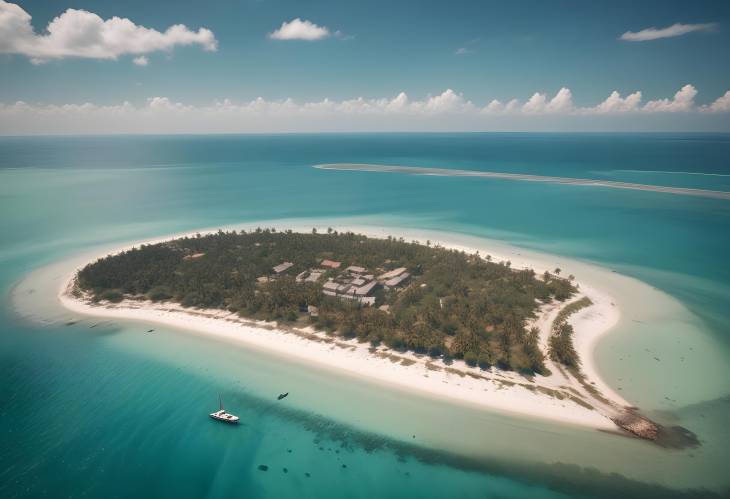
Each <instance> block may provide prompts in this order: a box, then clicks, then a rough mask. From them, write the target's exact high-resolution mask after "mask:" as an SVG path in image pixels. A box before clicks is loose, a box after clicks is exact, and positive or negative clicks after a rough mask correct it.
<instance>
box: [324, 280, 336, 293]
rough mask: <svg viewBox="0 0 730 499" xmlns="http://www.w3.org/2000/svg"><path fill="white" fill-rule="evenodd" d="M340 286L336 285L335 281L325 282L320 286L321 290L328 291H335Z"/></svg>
mask: <svg viewBox="0 0 730 499" xmlns="http://www.w3.org/2000/svg"><path fill="white" fill-rule="evenodd" d="M339 287H340V285H339V284H338V283H336V282H335V281H327V282H325V283H324V285H323V286H322V288H323V289H325V290H328V291H337V288H339Z"/></svg>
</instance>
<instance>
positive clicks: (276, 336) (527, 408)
mask: <svg viewBox="0 0 730 499" xmlns="http://www.w3.org/2000/svg"><path fill="white" fill-rule="evenodd" d="M300 224H301V222H300ZM256 225H262V224H253V225H247V226H246V227H251V226H254V227H255V226H256ZM281 227H282V228H283V226H281ZM231 228H236V229H238V228H241V226H235V227H231ZM277 228H279V227H277ZM286 228H291V229H292V230H295V231H302V230H306V231H309V230H311V228H312V225H299V226H298V227H291V226H287V227H286ZM317 228H318V230H319V229H320V227H317ZM335 228H336V229H337V230H351V231H353V232H357V233H361V234H363V235H366V236H368V237H380V238H382V237H384V236H385V235H387V234H391V235H392V234H393V233H398V232H399V230H398V229H397V228H380V229H378V230H375V228H374V227H372V226H370V227H363V226H352V225H348V226H347V227H335ZM216 230H217V229H216ZM207 232H214V231H196V232H193V233H192V234H196V233H201V234H202V233H207ZM187 235H190V234H187ZM418 235H420V236H421V237H420V238H417V240H419V242H422V243H423V242H425V241H426V240H427V239H430V240H431V241H432V243H435V244H440V245H442V246H444V247H448V248H454V249H458V250H464V251H469V252H471V253H474V252H476V251H480V252H482V253H481V254H484V253H483V252H484V250H485V249H488V248H485V247H479V248H474V247H471V246H468V245H463V244H460V243H458V242H455V241H454V240H453V238H448V236H449V234H448V233H439V234H438V235H439V236H447V238H446V239H443V238H442V239H436V238H433V237H429V236H431V235H433V234H431V233H430V232H428V231H420V232H419V234H418ZM183 236H184V235H176V236H170V237H162V238H156V239H154V240H151V241H146V242H144V243H136V244H133V245H129V244H128V245H125V246H123V247H120V248H117V249H116V250H113V251H104V252H103V253H101V254H98V255H97V256H95V257H89V260H87V261H86V262H85V263H83V264H82V265H80V266H79V267H77V268H75V269H74V270H73V272H71V274H69V275H67V276H66V277H65V278H64V279H63V280H62V285H61V287H60V289H59V291H58V296H57V298H58V300H59V302H60V303H61V305H62V306H63V307H64V308H65V309H67V310H70V311H72V312H75V313H78V314H82V315H88V316H96V317H106V318H116V319H123V320H124V319H127V320H137V321H142V322H154V323H158V324H164V325H168V326H172V327H174V328H178V329H184V330H186V331H190V332H193V333H195V334H198V335H201V336H206V337H213V338H216V339H218V340H224V341H231V342H235V343H236V344H239V345H243V346H247V347H253V348H257V349H263V350H266V351H269V352H272V353H274V354H277V355H283V356H287V357H290V358H292V357H293V358H297V359H298V360H300V361H303V362H306V363H309V364H312V365H313V366H315V367H320V368H329V369H335V370H337V371H338V372H345V373H348V374H350V375H354V376H358V377H361V378H365V379H368V380H370V381H374V382H377V383H379V384H384V385H387V386H393V387H398V388H402V389H408V390H416V391H418V392H420V393H421V394H424V395H427V396H431V397H436V398H440V399H446V400H449V401H454V402H459V403H464V404H468V405H472V406H478V407H481V408H483V409H488V410H498V411H502V412H508V413H515V414H520V415H523V416H528V417H535V418H540V419H548V420H552V421H558V422H562V423H567V424H575V425H580V426H584V427H589V428H594V429H598V430H602V431H610V432H621V433H622V434H623V432H622V431H621V430H620V429H619V427H618V423H616V422H615V420H614V417H616V416H617V415H618V414H619V413H620V411H621V410H623V409H626V408H627V407H629V406H630V404H629V403H628V402H627V401H626V400H624V399H623V398H622V397H621V396H620V395H618V394H617V393H616V392H615V391H614V390H613V389H611V387H609V386H608V385H607V384H606V383H605V382H604V381H603V380H602V379H601V378H600V376H599V375H598V370H597V367H596V366H595V359H594V355H593V350H594V348H595V345H596V343H597V342H598V340H599V339H600V337H601V336H602V335H603V334H605V333H607V332H608V331H609V330H610V329H611V328H613V327H614V326H615V325H616V324H617V323H618V322H619V319H620V312H619V310H618V307H617V306H616V305H615V303H614V302H613V301H612V298H611V296H610V295H608V294H607V293H604V292H602V291H599V290H598V289H596V288H595V287H593V286H592V285H589V284H587V283H586V282H585V281H578V282H579V284H580V294H579V295H578V296H577V297H574V298H573V299H571V300H569V301H568V302H566V303H563V304H560V306H556V304H555V303H553V304H551V305H549V306H546V307H543V308H541V310H540V315H539V317H538V318H537V319H535V321H534V322H533V324H534V325H536V326H539V327H540V329H541V332H542V331H543V330H544V329H545V328H547V329H548V330H549V328H550V327H551V325H552V320H553V319H554V316H555V315H557V313H558V311H559V310H560V309H561V308H562V307H564V306H565V305H567V303H570V302H572V301H573V300H574V299H580V298H581V297H582V296H588V297H589V298H591V301H593V305H591V306H590V307H587V308H585V309H583V310H580V311H579V312H578V313H576V314H574V315H573V316H571V317H570V319H569V322H570V323H571V324H572V325H573V327H574V329H575V334H574V343H575V348H576V350H577V351H578V353H579V357H580V359H581V362H582V367H581V371H582V372H583V373H584V376H585V377H586V378H587V380H588V382H589V383H590V385H591V386H593V387H594V388H595V390H597V391H598V392H600V394H601V395H602V397H601V398H603V399H604V401H606V402H608V403H602V402H601V401H600V400H598V399H595V398H594V397H592V396H591V395H592V394H591V393H589V392H588V391H587V390H586V386H581V383H580V382H579V381H578V380H576V379H573V378H572V377H571V376H568V375H566V374H565V373H564V372H561V371H562V369H559V368H556V366H555V365H554V364H553V363H552V362H551V361H550V360H549V358H546V365H547V366H548V368H549V369H550V370H551V372H552V374H551V375H550V376H540V375H536V376H534V377H533V379H532V380H529V379H528V378H526V377H524V376H522V375H519V374H517V373H514V372H509V371H501V370H497V369H495V368H491V369H489V370H487V371H483V370H480V369H478V368H471V367H469V366H467V365H466V364H465V363H464V362H463V361H454V362H453V364H451V365H446V364H444V363H443V362H442V361H441V360H434V359H431V358H430V357H428V356H423V355H417V354H413V353H410V352H396V351H391V350H388V349H385V348H383V347H379V348H378V349H375V350H373V349H371V348H369V345H367V344H358V343H357V342H356V340H344V339H341V338H336V337H328V336H327V335H326V334H324V333H317V332H314V330H312V329H311V328H302V329H294V328H282V327H279V326H278V325H277V324H275V323H264V322H253V321H251V320H247V319H245V318H241V317H239V316H237V315H235V314H232V313H230V312H227V311H221V310H200V309H184V308H183V307H181V306H180V305H177V304H171V303H162V304H159V303H152V302H137V301H133V300H124V301H123V302H121V303H120V304H114V305H109V304H107V305H91V304H89V303H86V302H84V301H82V300H78V299H76V298H74V297H72V296H70V295H69V294H68V289H69V286H70V285H71V284H72V282H73V279H74V278H75V276H76V274H77V272H78V270H80V269H81V268H83V266H85V265H86V264H88V263H90V262H92V261H94V260H95V259H96V258H99V257H102V256H106V255H109V254H115V253H118V252H121V251H124V250H126V249H129V248H131V247H134V246H139V245H140V244H152V243H157V242H162V241H166V240H170V239H174V238H177V237H183ZM452 236H455V235H453V234H452ZM484 242H485V244H486V243H488V241H486V240H485V241H484ZM489 254H491V255H492V257H493V258H494V259H495V260H498V261H504V260H510V261H512V262H513V266H514V267H530V268H533V269H534V270H535V271H536V272H542V271H544V270H548V267H545V266H544V265H545V263H544V262H540V261H536V260H534V259H529V258H525V257H524V256H523V255H521V254H520V253H516V254H507V255H504V254H501V255H498V254H495V253H494V252H492V251H491V250H490V251H489ZM545 256H550V255H545ZM564 271H566V273H567V270H566V269H564ZM541 337H542V334H541ZM334 352H336V354H334Z"/></svg>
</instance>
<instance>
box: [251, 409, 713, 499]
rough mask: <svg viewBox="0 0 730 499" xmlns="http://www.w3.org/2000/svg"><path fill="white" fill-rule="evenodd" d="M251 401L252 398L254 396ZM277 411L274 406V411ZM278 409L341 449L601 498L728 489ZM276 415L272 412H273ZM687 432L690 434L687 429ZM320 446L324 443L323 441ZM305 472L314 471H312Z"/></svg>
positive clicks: (693, 495)
mask: <svg viewBox="0 0 730 499" xmlns="http://www.w3.org/2000/svg"><path fill="white" fill-rule="evenodd" d="M255 400H256V403H257V404H258V405H261V406H264V405H265V406H266V407H267V408H268V407H270V406H271V405H272V404H271V402H268V401H262V400H259V399H255ZM249 404H250V402H249ZM272 412H273V411H272ZM275 414H276V415H277V416H281V417H283V418H284V419H286V420H289V421H293V422H296V423H299V424H300V425H302V426H303V427H304V428H305V429H306V430H308V431H310V432H312V433H313V434H314V435H315V438H314V441H315V442H316V443H321V442H322V440H323V439H327V440H330V441H333V442H337V443H339V445H340V448H341V449H345V450H349V451H350V452H354V451H355V450H356V449H362V450H364V451H365V452H366V453H374V452H391V453H393V454H395V456H396V458H397V460H398V462H401V463H405V462H407V461H408V460H409V459H415V460H417V461H419V462H421V463H423V464H427V465H433V466H449V467H452V468H455V469H460V470H463V471H469V472H479V473H486V474H489V475H497V476H504V477H507V478H509V479H512V480H516V481H518V482H522V483H528V484H535V485H541V486H548V487H549V488H551V489H553V490H556V491H559V492H562V493H566V494H569V495H571V494H572V495H579V496H581V497H584V496H591V497H597V498H611V499H613V498H615V497H621V498H622V499H623V498H634V497H636V498H642V499H643V498H649V499H652V498H657V499H659V498H661V499H664V498H682V499H684V498H687V499H689V498H691V499H695V498H697V499H703V498H707V499H710V498H721V497H724V494H718V493H714V492H712V491H709V490H707V489H687V490H676V489H672V488H668V487H663V486H661V485H654V484H650V483H646V482H641V481H638V480H633V479H630V478H627V477H624V476H623V475H620V474H618V473H607V472H602V471H600V470H597V469H595V468H587V467H583V466H579V465H575V464H566V463H529V464H528V463H506V462H503V461H501V460H499V459H497V458H473V457H467V456H461V455H458V454H455V453H451V452H447V451H443V450H438V449H430V448H426V447H421V446H419V445H417V444H415V443H406V442H401V441H399V440H394V439H389V438H387V437H383V436H381V435H378V434H374V433H370V432H363V431H360V430H358V429H355V428H354V427H350V426H347V425H343V424H339V423H335V422H333V421H331V420H328V419H326V418H324V417H322V416H317V415H314V414H311V413H308V412H304V411H298V410H295V409H291V408H278V410H276V412H275ZM272 415H273V414H272ZM684 436H685V437H686V435H684ZM321 449H324V448H323V447H321ZM305 476H307V477H309V474H308V473H305Z"/></svg>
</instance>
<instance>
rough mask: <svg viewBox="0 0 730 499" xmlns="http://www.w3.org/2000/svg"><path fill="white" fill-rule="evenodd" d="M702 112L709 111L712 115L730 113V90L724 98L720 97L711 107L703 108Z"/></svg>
mask: <svg viewBox="0 0 730 499" xmlns="http://www.w3.org/2000/svg"><path fill="white" fill-rule="evenodd" d="M702 111H709V112H711V113H727V112H730V90H728V91H727V92H725V94H724V95H723V96H722V97H719V98H718V99H717V100H716V101H715V102H713V103H712V104H710V105H709V106H702Z"/></svg>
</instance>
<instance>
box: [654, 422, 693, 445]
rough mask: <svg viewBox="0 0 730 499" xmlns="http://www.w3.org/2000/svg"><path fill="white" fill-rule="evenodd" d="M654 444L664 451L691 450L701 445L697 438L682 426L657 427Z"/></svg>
mask: <svg viewBox="0 0 730 499" xmlns="http://www.w3.org/2000/svg"><path fill="white" fill-rule="evenodd" d="M655 442H656V443H657V445H660V446H661V447H664V448H665V449H687V448H690V449H693V448H695V447H699V446H700V445H701V443H700V440H699V438H697V435H695V434H694V433H693V432H691V431H690V430H688V429H687V428H685V427H683V426H678V425H677V426H659V428H658V431H657V437H656V440H655Z"/></svg>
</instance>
